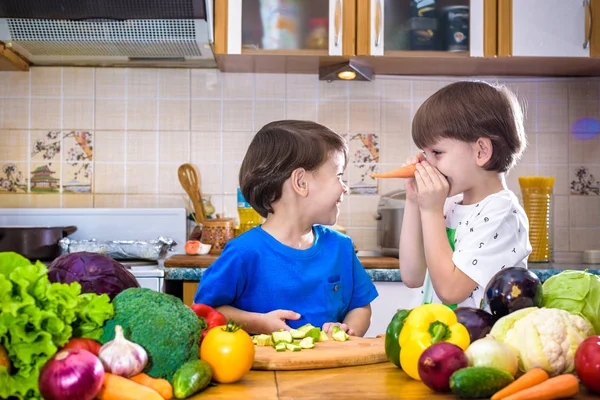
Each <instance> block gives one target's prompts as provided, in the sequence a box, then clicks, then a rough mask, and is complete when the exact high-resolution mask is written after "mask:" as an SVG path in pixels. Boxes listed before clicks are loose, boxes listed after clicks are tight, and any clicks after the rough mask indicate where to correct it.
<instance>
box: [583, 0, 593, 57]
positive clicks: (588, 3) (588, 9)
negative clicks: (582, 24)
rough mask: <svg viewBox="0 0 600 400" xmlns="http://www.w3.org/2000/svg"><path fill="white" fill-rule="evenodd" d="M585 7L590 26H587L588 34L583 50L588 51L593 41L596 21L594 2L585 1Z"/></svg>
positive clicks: (586, 34) (586, 33)
mask: <svg viewBox="0 0 600 400" xmlns="http://www.w3.org/2000/svg"><path fill="white" fill-rule="evenodd" d="M583 6H584V7H587V13H586V14H587V19H588V24H587V25H588V26H587V32H585V42H583V48H584V49H587V48H588V47H589V45H590V40H591V39H592V23H593V21H594V18H593V17H592V2H591V1H590V0H583Z"/></svg>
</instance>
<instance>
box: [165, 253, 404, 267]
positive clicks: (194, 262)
mask: <svg viewBox="0 0 600 400" xmlns="http://www.w3.org/2000/svg"><path fill="white" fill-rule="evenodd" d="M217 258H219V256H217V255H212V254H207V255H202V256H200V255H199V256H188V255H186V254H175V255H172V256H171V257H169V258H167V259H166V260H165V267H166V268H206V267H208V266H209V265H210V264H212V263H213V262H215V260H216V259H217ZM359 260H360V262H361V264H362V265H363V267H364V268H365V269H397V268H399V262H398V259H397V258H393V257H359Z"/></svg>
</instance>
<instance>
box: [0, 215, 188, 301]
mask: <svg viewBox="0 0 600 400" xmlns="http://www.w3.org/2000/svg"><path fill="white" fill-rule="evenodd" d="M66 225H75V226H76V227H77V231H76V232H74V233H73V234H71V235H69V236H68V237H69V238H71V239H74V240H83V239H96V240H153V239H154V240H155V239H158V238H159V237H160V236H162V237H166V238H172V239H174V240H175V242H176V243H177V245H176V246H175V247H174V249H173V250H174V251H173V252H171V253H169V256H170V255H172V254H184V253H185V251H184V244H185V240H186V210H185V208H136V209H133V208H131V209H128V208H0V226H66ZM119 262H120V263H121V264H123V265H124V266H125V267H126V268H128V269H129V271H130V272H131V273H132V274H133V276H135V278H136V279H137V280H138V282H139V283H140V286H142V287H147V288H149V289H152V290H156V291H164V276H165V273H164V265H163V263H164V260H162V259H160V260H119Z"/></svg>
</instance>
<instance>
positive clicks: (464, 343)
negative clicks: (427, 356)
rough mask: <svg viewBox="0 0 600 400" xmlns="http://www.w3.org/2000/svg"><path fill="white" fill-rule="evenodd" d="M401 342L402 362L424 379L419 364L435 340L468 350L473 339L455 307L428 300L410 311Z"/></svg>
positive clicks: (410, 372)
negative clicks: (454, 309) (422, 355)
mask: <svg viewBox="0 0 600 400" xmlns="http://www.w3.org/2000/svg"><path fill="white" fill-rule="evenodd" d="M398 342H399V343H400V366H401V367H402V369H403V370H404V372H406V374H407V375H408V376H410V377H411V378H413V379H416V380H421V378H420V377H419V370H418V364H419V357H421V354H423V352H424V351H425V349H427V348H428V347H429V346H431V345H432V344H434V343H438V342H448V343H452V344H455V345H457V346H458V347H460V348H461V349H463V350H466V349H467V347H469V344H470V342H471V340H470V338H469V331H468V330H467V328H465V326H464V325H463V324H461V323H459V322H458V320H457V319H456V314H454V311H452V310H451V309H450V308H448V307H447V306H445V305H443V304H424V305H422V306H419V307H417V308H414V309H413V310H412V311H411V312H410V314H409V316H408V318H406V321H405V322H404V327H403V328H402V331H401V332H400V337H399V338H398Z"/></svg>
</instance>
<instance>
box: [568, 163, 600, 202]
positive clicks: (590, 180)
mask: <svg viewBox="0 0 600 400" xmlns="http://www.w3.org/2000/svg"><path fill="white" fill-rule="evenodd" d="M573 175H574V176H573V179H572V180H571V185H570V189H571V194H578V195H596V196H598V195H600V176H598V175H594V174H593V173H592V172H591V171H590V170H589V169H588V168H587V167H578V168H576V169H575V171H574V173H573Z"/></svg>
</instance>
